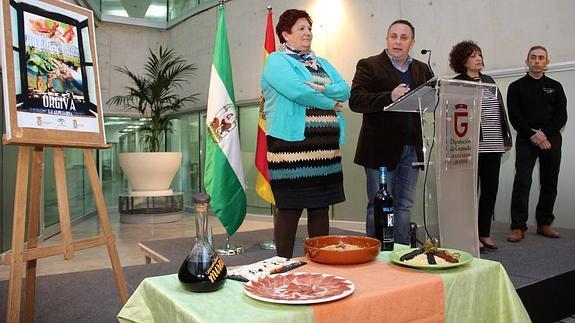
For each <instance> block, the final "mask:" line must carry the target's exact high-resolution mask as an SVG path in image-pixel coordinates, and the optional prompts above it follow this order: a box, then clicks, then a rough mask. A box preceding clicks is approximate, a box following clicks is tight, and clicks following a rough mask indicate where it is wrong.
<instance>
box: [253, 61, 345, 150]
mask: <svg viewBox="0 0 575 323" xmlns="http://www.w3.org/2000/svg"><path fill="white" fill-rule="evenodd" d="M316 59H317V61H318V63H319V64H320V65H321V66H322V67H323V69H324V70H325V72H326V73H327V75H329V77H330V78H331V80H332V83H331V84H326V85H325V91H324V92H323V93H321V92H318V91H316V90H314V89H312V88H311V87H309V86H308V85H306V84H305V83H303V82H304V81H308V82H313V79H312V75H311V73H310V72H309V71H308V70H307V69H306V68H305V67H304V66H303V64H301V63H300V62H299V61H297V60H296V59H294V58H292V57H291V56H289V55H288V54H286V53H281V52H273V53H272V54H271V55H270V56H269V57H268V59H267V60H266V65H265V67H264V72H263V75H262V80H261V85H262V91H263V96H264V98H265V104H264V114H265V116H266V131H267V134H268V135H270V136H272V137H276V138H279V139H282V140H285V141H301V140H304V130H305V109H306V107H312V108H317V109H323V110H333V106H334V104H335V101H340V102H343V101H347V100H348V99H349V95H350V92H349V85H347V83H346V82H345V81H344V79H343V78H342V77H341V75H339V73H338V72H337V71H336V70H335V68H334V67H333V66H332V65H331V64H330V63H329V62H328V61H327V60H326V59H325V58H321V57H316ZM337 116H338V120H339V130H340V132H339V133H340V135H339V143H340V144H343V141H344V139H345V133H344V126H345V121H344V119H343V116H342V115H341V113H340V112H337Z"/></svg>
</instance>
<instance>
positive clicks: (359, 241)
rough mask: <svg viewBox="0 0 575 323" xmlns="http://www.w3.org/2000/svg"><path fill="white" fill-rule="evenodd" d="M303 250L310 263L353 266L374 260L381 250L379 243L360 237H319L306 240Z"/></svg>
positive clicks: (375, 240)
mask: <svg viewBox="0 0 575 323" xmlns="http://www.w3.org/2000/svg"><path fill="white" fill-rule="evenodd" d="M303 248H304V250H305V255H306V257H307V258H308V259H309V260H311V261H315V262H319V263H322V264H331V265H353V264H361V263H364V262H368V261H372V260H373V259H375V257H376V256H377V255H378V254H379V251H380V249H381V242H379V240H377V239H374V238H369V237H362V236H321V237H315V238H310V239H307V240H306V241H305V243H304V246H303Z"/></svg>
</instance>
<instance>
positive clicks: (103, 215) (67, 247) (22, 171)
mask: <svg viewBox="0 0 575 323" xmlns="http://www.w3.org/2000/svg"><path fill="white" fill-rule="evenodd" d="M53 150H54V153H53V157H54V173H55V182H56V194H57V200H58V213H59V219H60V229H61V237H62V241H61V242H60V243H57V244H51V245H45V246H40V247H38V233H39V232H38V226H39V219H38V215H39V212H40V193H41V189H40V188H41V184H42V170H43V165H44V147H42V146H34V147H33V154H31V151H32V146H19V147H18V164H17V170H16V187H15V196H14V222H13V227H12V250H11V251H10V252H8V253H6V254H5V255H4V257H3V259H2V262H3V263H5V264H9V265H10V281H9V287H8V307H7V310H6V322H10V323H12V322H19V321H20V307H21V304H20V299H21V293H22V275H23V265H24V262H26V294H25V301H24V321H25V322H32V321H33V319H34V297H35V292H36V261H37V259H39V258H44V257H49V256H54V255H60V254H63V255H64V259H65V260H70V259H72V258H74V252H75V251H78V250H82V249H88V248H94V247H98V246H103V245H105V246H106V247H107V250H108V255H109V257H110V262H111V263H112V270H113V272H114V278H115V280H116V287H117V288H118V292H119V294H120V300H121V301H122V303H123V304H124V303H126V301H127V300H128V292H127V289H126V283H125V280H124V274H123V272H122V266H121V264H120V258H119V256H118V250H117V249H116V243H115V237H114V234H113V233H112V229H111V227H110V221H109V219H108V210H107V208H106V203H105V201H104V195H103V193H102V188H101V187H100V181H99V179H98V173H97V171H96V164H95V162H94V157H93V156H92V151H91V150H90V149H82V150H83V155H84V161H85V163H86V169H87V171H88V176H89V178H90V184H91V186H92V191H93V193H94V198H95V201H96V210H97V212H98V216H99V219H100V224H101V226H102V231H103V234H102V235H98V236H94V237H90V238H84V239H80V240H72V228H71V222H70V210H69V206H68V189H67V185H66V167H65V163H64V150H63V148H60V147H56V148H53ZM31 155H33V156H32V172H31V174H32V178H31V180H30V183H28V175H29V172H30V157H31ZM28 188H30V191H29V192H28ZM28 195H29V196H30V208H29V209H28V244H27V246H26V247H25V246H24V235H25V228H26V223H25V221H26V206H27V205H26V204H27V198H28Z"/></svg>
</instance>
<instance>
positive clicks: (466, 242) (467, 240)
mask: <svg viewBox="0 0 575 323" xmlns="http://www.w3.org/2000/svg"><path fill="white" fill-rule="evenodd" d="M483 91H495V92H496V91H497V87H496V86H495V85H494V84H488V83H478V82H470V81H462V80H453V79H443V78H439V79H438V78H433V79H430V80H429V81H427V82H426V83H424V84H423V85H421V86H419V87H418V88H416V89H414V90H412V91H410V92H409V93H407V94H406V95H404V96H402V97H401V98H399V99H398V100H397V101H395V102H394V103H392V104H390V105H389V106H386V107H385V108H384V111H397V112H405V113H419V114H420V117H421V127H422V136H423V155H424V156H425V157H424V161H423V163H422V164H418V165H422V166H423V168H424V172H425V177H424V187H423V190H424V194H423V196H424V198H423V202H424V206H423V212H424V214H423V220H424V224H425V227H426V228H425V229H426V232H428V228H427V223H426V222H427V220H428V218H427V215H429V214H430V213H431V212H432V211H433V212H434V213H436V214H437V227H438V230H437V231H438V234H439V241H440V244H441V246H442V247H444V248H453V249H459V250H464V251H467V252H469V253H470V254H472V255H473V256H476V257H478V256H479V234H478V227H477V208H478V195H477V188H478V186H477V184H478V183H477V160H478V159H477V154H478V147H479V130H480V121H481V101H482V98H483ZM430 178H435V181H430V180H429V179H430ZM428 234H429V233H428Z"/></svg>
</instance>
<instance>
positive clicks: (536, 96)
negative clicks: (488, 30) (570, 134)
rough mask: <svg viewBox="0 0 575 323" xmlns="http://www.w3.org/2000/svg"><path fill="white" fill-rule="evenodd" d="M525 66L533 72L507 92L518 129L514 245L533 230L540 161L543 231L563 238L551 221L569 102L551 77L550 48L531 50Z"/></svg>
mask: <svg viewBox="0 0 575 323" xmlns="http://www.w3.org/2000/svg"><path fill="white" fill-rule="evenodd" d="M525 63H526V64H527V66H528V67H529V72H528V73H527V75H525V76H524V77H522V78H520V79H519V80H517V81H515V82H513V83H511V84H510V85H509V90H508V93H507V108H508V109H509V119H510V121H511V124H512V125H513V128H515V130H517V140H516V145H515V151H516V156H515V180H514V181H513V194H512V196H511V235H510V236H509V237H507V241H509V242H519V241H521V240H522V239H523V238H524V232H525V231H526V230H527V224H526V222H527V218H528V212H529V191H530V189H531V176H532V173H533V167H534V166H535V161H536V160H537V158H539V172H540V176H539V181H540V186H541V190H540V192H539V202H538V203H537V208H536V211H535V218H536V221H537V233H538V234H540V235H543V236H545V237H548V238H559V233H558V232H557V231H555V230H554V229H553V228H551V223H552V222H553V220H554V219H555V216H554V215H553V207H554V205H555V198H556V197H557V182H558V179H559V166H560V164H561V141H562V138H561V128H563V126H565V123H566V122H567V98H566V97H565V92H564V91H563V87H562V86H561V83H559V82H557V81H555V80H553V79H551V78H549V77H547V76H545V73H544V72H545V70H546V68H547V64H549V58H548V55H547V49H545V47H543V46H533V47H531V49H529V53H528V54H527V59H526V60H525Z"/></svg>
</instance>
